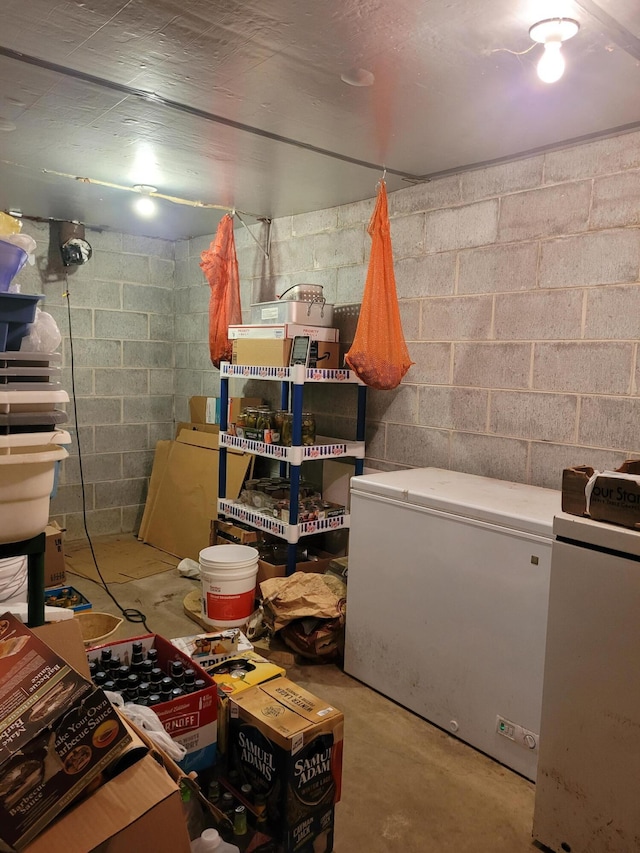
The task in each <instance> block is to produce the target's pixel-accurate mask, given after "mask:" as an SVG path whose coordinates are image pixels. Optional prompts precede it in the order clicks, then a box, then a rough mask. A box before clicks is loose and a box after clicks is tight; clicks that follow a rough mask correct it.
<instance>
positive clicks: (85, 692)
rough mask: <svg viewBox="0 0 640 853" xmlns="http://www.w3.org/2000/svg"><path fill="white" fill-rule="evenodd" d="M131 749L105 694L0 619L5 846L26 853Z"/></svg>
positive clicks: (0, 789) (0, 798) (0, 806)
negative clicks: (73, 803) (36, 838)
mask: <svg viewBox="0 0 640 853" xmlns="http://www.w3.org/2000/svg"><path fill="white" fill-rule="evenodd" d="M130 742H131V738H130V736H129V734H128V732H127V730H126V728H125V726H124V725H123V723H122V721H121V720H120V717H119V716H118V714H117V713H116V711H115V710H114V708H113V707H112V706H111V703H110V702H109V700H108V699H107V697H106V696H105V694H104V693H103V691H102V690H100V689H98V688H95V687H94V686H93V685H92V684H91V682H90V681H88V680H87V679H86V678H84V677H83V676H82V675H81V674H80V673H79V672H77V671H76V670H75V669H73V668H72V667H71V666H70V665H69V664H68V663H67V662H66V661H65V660H64V659H63V658H62V657H60V656H59V655H58V654H56V652H55V651H54V650H53V649H52V648H50V647H49V646H47V645H46V643H45V642H44V641H43V639H42V637H41V635H37V634H35V633H34V632H32V631H30V630H29V629H28V628H27V627H26V626H25V625H23V624H22V622H20V621H19V620H18V619H16V618H15V617H13V616H12V615H11V614H10V613H5V614H4V615H2V616H1V617H0V839H1V840H2V842H4V844H6V845H7V846H8V847H10V848H13V847H16V848H23V847H24V846H26V845H27V844H28V843H29V842H30V841H32V840H33V839H34V838H35V837H36V836H37V835H38V834H39V833H40V832H42V830H43V829H44V828H45V827H46V826H47V825H48V824H49V823H51V821H52V820H53V818H54V817H55V816H56V815H58V814H59V813H60V812H61V811H63V810H64V809H65V808H66V807H67V806H68V805H69V804H71V803H72V802H73V801H74V800H76V799H77V798H78V797H79V796H80V795H81V794H82V792H83V791H84V790H85V788H86V787H87V786H88V785H90V784H91V783H92V782H93V780H94V779H96V778H97V777H98V776H99V775H100V774H101V773H102V772H103V771H104V770H105V768H106V767H108V766H109V765H110V764H111V763H112V762H113V761H114V759H115V758H117V756H118V755H120V754H121V753H122V751H123V750H124V749H125V748H126V747H127V745H128V744H129V743H130Z"/></svg>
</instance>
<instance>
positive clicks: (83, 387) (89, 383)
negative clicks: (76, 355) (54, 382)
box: [60, 365, 93, 397]
mask: <svg viewBox="0 0 640 853" xmlns="http://www.w3.org/2000/svg"><path fill="white" fill-rule="evenodd" d="M74 374H75V383H76V394H77V395H78V396H79V397H91V396H92V394H93V369H92V368H88V367H87V368H85V367H78V366H77V365H76V368H75V370H74ZM60 383H61V385H62V387H63V388H64V389H65V391H68V392H69V396H71V391H72V388H73V385H72V381H71V368H70V367H63V368H62V374H61V379H60Z"/></svg>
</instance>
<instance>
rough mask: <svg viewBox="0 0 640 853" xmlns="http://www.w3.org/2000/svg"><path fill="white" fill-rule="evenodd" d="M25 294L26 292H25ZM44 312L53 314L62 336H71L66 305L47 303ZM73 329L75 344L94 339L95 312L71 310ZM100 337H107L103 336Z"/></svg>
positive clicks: (84, 309) (43, 307)
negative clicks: (80, 339) (79, 339)
mask: <svg viewBox="0 0 640 853" xmlns="http://www.w3.org/2000/svg"><path fill="white" fill-rule="evenodd" d="M23 292H25V291H23ZM42 310H43V311H46V312H47V313H48V314H51V316H52V317H53V319H54V320H55V321H56V325H57V327H58V329H59V331H60V334H61V335H63V336H64V337H66V336H68V335H69V315H68V313H67V306H66V305H51V304H49V303H48V302H46V303H45V304H44V305H43V306H42ZM71 329H72V331H73V340H74V343H75V341H76V339H77V338H92V337H93V311H92V310H91V309H90V308H76V307H72V308H71ZM100 337H105V336H104V335H101V336H100Z"/></svg>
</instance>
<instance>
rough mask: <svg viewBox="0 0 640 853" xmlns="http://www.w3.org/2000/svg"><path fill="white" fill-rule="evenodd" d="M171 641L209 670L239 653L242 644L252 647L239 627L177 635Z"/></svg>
mask: <svg viewBox="0 0 640 853" xmlns="http://www.w3.org/2000/svg"><path fill="white" fill-rule="evenodd" d="M171 642H172V643H173V645H174V646H175V647H176V648H177V649H180V651H181V652H184V654H185V655H188V656H189V657H190V658H191V659H192V660H194V661H195V662H196V663H197V664H198V666H201V667H202V668H203V669H206V670H207V671H209V668H210V667H212V666H216V665H217V664H219V663H222V661H223V660H226V659H227V658H230V657H233V656H234V655H235V654H237V653H238V650H239V648H240V646H241V645H243V644H245V643H246V644H248V646H246V645H245V646H244V648H245V649H247V648H251V644H250V643H249V641H248V640H247V638H246V637H245V636H244V634H243V633H242V632H241V631H240V629H239V628H228V629H227V630H225V631H209V632H207V633H204V634H192V635H191V636H189V637H176V638H174V639H173V640H171Z"/></svg>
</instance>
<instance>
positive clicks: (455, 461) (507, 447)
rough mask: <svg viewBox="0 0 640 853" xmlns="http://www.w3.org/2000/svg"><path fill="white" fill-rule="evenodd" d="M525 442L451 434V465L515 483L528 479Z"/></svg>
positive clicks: (453, 468) (456, 469) (483, 475)
mask: <svg viewBox="0 0 640 853" xmlns="http://www.w3.org/2000/svg"><path fill="white" fill-rule="evenodd" d="M527 453H528V445H527V442H526V441H520V440H518V439H514V438H498V437H497V436H492V435H474V434H473V433H470V432H454V433H453V434H452V435H451V466H450V467H451V468H452V470H454V471H465V472H466V473H467V474H477V475H479V476H480V477H493V478H495V479H497V480H508V481H510V482H512V483H526V482H527Z"/></svg>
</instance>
